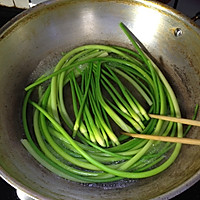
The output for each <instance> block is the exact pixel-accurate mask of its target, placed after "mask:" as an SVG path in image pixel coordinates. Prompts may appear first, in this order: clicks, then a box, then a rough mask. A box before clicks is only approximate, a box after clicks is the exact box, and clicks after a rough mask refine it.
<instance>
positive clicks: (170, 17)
mask: <svg viewBox="0 0 200 200" xmlns="http://www.w3.org/2000/svg"><path fill="white" fill-rule="evenodd" d="M120 22H124V23H125V24H126V25H127V26H128V27H129V28H130V30H132V31H133V32H134V34H135V35H136V36H137V37H138V38H139V40H140V41H141V42H143V44H144V45H145V46H146V48H147V49H148V50H149V52H150V53H151V55H152V56H153V57H154V59H155V60H156V62H157V63H158V65H159V67H160V69H161V70H162V71H163V73H164V74H165V76H166V77H167V78H168V80H169V82H170V83H171V85H172V87H173V88H174V90H175V92H176V94H177V97H178V100H179V103H180V106H181V110H182V115H183V116H184V117H188V118H191V117H192V115H193V110H194V106H195V105H196V104H197V103H200V94H199V88H200V29H199V27H197V26H195V25H194V24H193V23H192V21H190V19H188V18H186V17H184V16H183V15H181V14H180V13H178V12H176V11H174V10H171V9H170V8H168V7H165V6H163V5H161V4H157V3H152V2H150V1H142V0H136V1H130V0H127V1H120V0H115V1H114V0H113V1H111V0H108V1H95V0H93V1H67V0H65V1H64V0H60V1H58V0H54V1H49V2H47V3H44V4H41V5H39V6H37V7H35V8H33V9H30V10H27V11H25V12H23V13H22V14H20V15H19V16H18V17H16V18H15V19H13V20H12V21H11V22H9V23H8V24H7V25H6V26H4V27H3V28H2V29H1V30H0V111H1V112H0V169H1V172H0V173H1V176H2V177H3V178H4V179H5V180H6V181H7V182H9V183H10V184H11V185H12V186H14V187H15V188H18V189H20V190H22V191H24V192H25V193H27V194H29V195H30V196H31V197H34V198H36V199H45V200H46V199H53V200H54V199H57V200H58V199H59V200H63V199H70V200H73V199H95V200H98V199H109V200H112V199H119V200H125V199H126V200H128V199H134V200H145V199H154V198H155V199H169V198H171V197H173V196H175V195H177V194H179V193H181V192H182V191H184V190H186V189H187V188H188V187H190V186H191V185H192V184H194V183H195V182H197V181H198V180H199V179H200V147H199V146H187V145H184V146H183V148H182V151H181V153H180V156H179V157H178V159H177V160H176V161H175V163H174V164H173V165H172V166H171V167H170V168H168V169H167V170H166V171H164V172H163V173H161V174H159V175H156V176H154V177H151V178H147V179H143V180H135V181H132V182H129V181H124V182H120V183H117V184H101V185H99V184H93V185H83V184H77V183H74V182H69V181H67V180H64V179H62V178H59V177H57V176H56V175H54V174H52V173H51V172H49V171H48V170H46V169H45V168H43V167H42V166H41V165H39V164H38V163H37V162H36V161H35V160H34V159H33V158H32V157H31V156H30V155H29V154H28V153H27V151H26V150H25V149H24V148H23V146H22V144H21V143H20V139H21V138H23V135H24V132H23V128H22V122H21V106H22V99H23V95H24V87H25V86H26V84H27V83H28V82H29V81H30V79H33V78H35V77H37V76H38V75H39V74H41V73H42V72H44V71H45V69H46V68H49V67H52V66H53V65H54V64H55V62H56V61H57V60H58V59H59V55H60V52H62V51H64V50H69V49H71V48H73V47H76V46H79V45H82V44H89V43H103V44H118V45H123V46H128V47H131V45H130V42H129V41H128V39H127V38H126V37H125V35H124V34H123V33H122V31H121V30H120V28H119V26H118V24H119V23H120ZM177 33H178V34H177ZM33 72H34V73H33ZM199 132H200V131H199V128H195V127H194V128H192V130H191V132H190V134H189V137H191V138H199V139H200V134H199Z"/></svg>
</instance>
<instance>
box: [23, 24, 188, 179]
mask: <svg viewBox="0 0 200 200" xmlns="http://www.w3.org/2000/svg"><path fill="white" fill-rule="evenodd" d="M120 27H121V29H122V30H123V31H124V33H125V34H126V35H127V36H128V38H129V39H130V41H131V42H132V44H133V46H134V48H135V49H136V51H137V52H134V51H132V50H129V49H126V48H124V47H118V46H108V45H84V46H80V47H77V48H75V49H73V50H71V51H69V52H67V53H66V54H64V56H63V57H62V59H61V60H60V61H59V62H58V64H57V65H56V66H55V69H54V71H53V72H52V73H51V74H49V75H47V76H45V75H43V76H41V77H40V78H38V79H37V80H36V81H35V82H34V83H32V84H30V85H28V86H27V87H26V88H25V91H26V92H27V93H26V96H25V98H24V104H23V110H22V119H23V125H24V131H25V134H26V138H25V139H22V144H23V145H24V147H25V148H26V149H27V150H28V151H29V153H30V154H31V155H32V156H33V157H34V158H35V159H36V160H37V161H38V162H39V163H41V164H42V165H43V166H44V167H46V168H47V169H49V170H50V171H52V172H53V173H56V174H57V175H59V176H61V177H63V178H66V179H69V180H72V181H76V182H86V183H93V182H96V183H97V182H112V181H117V180H120V179H123V178H133V179H137V178H146V177H149V176H153V175H155V174H158V173H160V172H162V171H163V170H165V169H167V168H168V167H169V166H170V165H171V164H172V163H173V162H174V160H175V159H176V157H177V156H178V154H179V152H180V149H181V144H175V145H174V144H170V143H163V142H155V141H148V140H142V139H136V138H129V137H128V136H124V135H121V134H120V132H122V131H125V132H137V133H143V134H152V135H169V136H170V135H171V136H178V137H183V127H182V125H181V124H176V123H172V122H164V121H162V120H156V119H150V118H149V116H148V113H155V114H162V115H170V116H175V117H180V116H181V114H180V109H179V105H178V102H177V99H176V96H175V94H174V92H173V90H172V88H171V87H170V85H169V83H168V82H167V80H166V78H165V77H164V75H163V74H162V73H161V71H160V70H159V68H158V67H157V66H156V65H155V64H154V63H153V62H152V61H151V60H150V58H149V57H148V56H147V55H146V54H145V53H144V52H143V51H142V49H140V47H139V46H138V44H137V43H136V42H135V41H134V40H133V38H132V37H131V34H130V33H129V32H128V31H127V30H126V28H125V26H124V25H123V24H122V23H121V24H120ZM47 81H48V82H47ZM36 94H37V95H36ZM66 94H67V95H66ZM33 99H34V100H33ZM29 107H33V108H34V109H33V115H32V116H31V115H30V114H29V113H27V112H29ZM28 118H29V119H28ZM32 127H33V128H32ZM187 132H188V130H187ZM166 154H167V156H166Z"/></svg>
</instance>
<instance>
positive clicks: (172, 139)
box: [122, 132, 200, 145]
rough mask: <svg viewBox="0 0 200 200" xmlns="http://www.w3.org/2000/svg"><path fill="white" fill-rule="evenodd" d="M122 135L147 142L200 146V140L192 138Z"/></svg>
mask: <svg viewBox="0 0 200 200" xmlns="http://www.w3.org/2000/svg"><path fill="white" fill-rule="evenodd" d="M122 134H123V135H128V136H131V137H135V138H141V139H147V140H157V141H163V142H173V143H182V144H190V145H200V140H198V139H191V138H179V137H169V136H158V135H145V134H136V133H125V132H122Z"/></svg>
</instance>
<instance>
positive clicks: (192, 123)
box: [149, 114, 200, 126]
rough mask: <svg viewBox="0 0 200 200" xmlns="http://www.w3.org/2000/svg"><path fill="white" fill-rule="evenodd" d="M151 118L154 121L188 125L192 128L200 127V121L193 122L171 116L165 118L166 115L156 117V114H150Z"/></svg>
mask: <svg viewBox="0 0 200 200" xmlns="http://www.w3.org/2000/svg"><path fill="white" fill-rule="evenodd" d="M149 116H150V117H151V118H154V119H161V120H165V121H171V122H177V123H181V124H187V125H192V126H200V121H197V120H192V119H185V118H178V117H170V116H164V115H155V114H149Z"/></svg>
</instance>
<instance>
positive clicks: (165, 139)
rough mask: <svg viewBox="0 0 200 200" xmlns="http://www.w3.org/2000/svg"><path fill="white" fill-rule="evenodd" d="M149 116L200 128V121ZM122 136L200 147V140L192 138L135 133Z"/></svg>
mask: <svg viewBox="0 0 200 200" xmlns="http://www.w3.org/2000/svg"><path fill="white" fill-rule="evenodd" d="M149 116H150V117H151V118H154V119H161V120H165V121H171V122H177V123H181V124H187V125H192V126H200V121H197V120H190V119H184V118H177V117H169V116H162V115H155V114H149ZM122 134H124V135H128V136H131V137H135V138H141V139H147V140H158V141H163V142H173V143H182V144H190V145H200V140H198V139H191V138H179V137H169V136H158V135H145V134H135V133H124V132H122Z"/></svg>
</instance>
